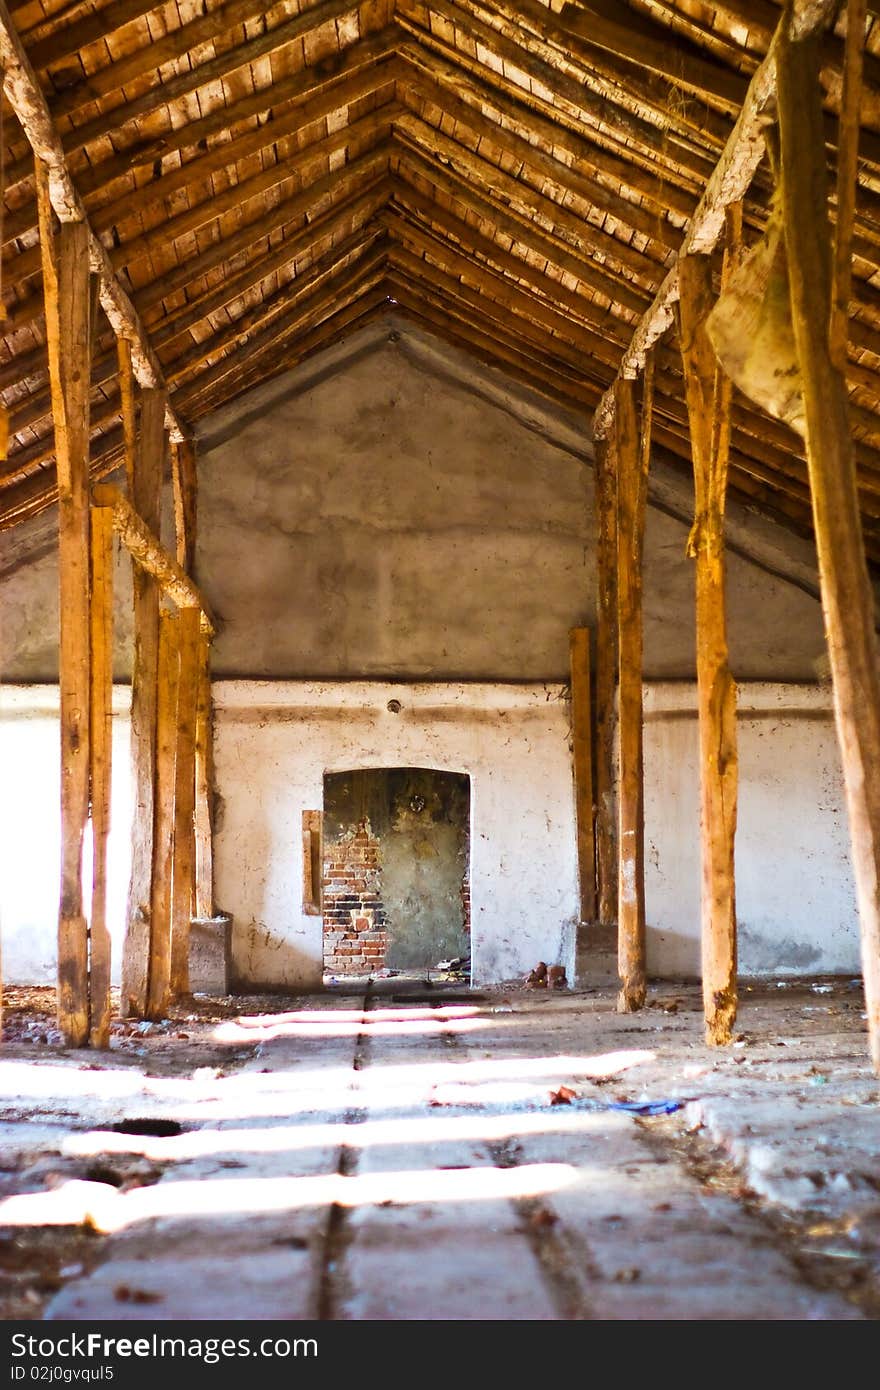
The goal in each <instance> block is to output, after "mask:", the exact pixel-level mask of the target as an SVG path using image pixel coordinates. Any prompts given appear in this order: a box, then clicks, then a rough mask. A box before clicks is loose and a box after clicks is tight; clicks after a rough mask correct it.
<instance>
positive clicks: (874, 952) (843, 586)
mask: <svg viewBox="0 0 880 1390" xmlns="http://www.w3.org/2000/svg"><path fill="white" fill-rule="evenodd" d="M795 17H796V16H795ZM785 18H786V21H788V20H791V19H792V14H791V11H790V10H786V15H785ZM819 61H820V43H819V41H818V39H817V38H816V37H815V36H812V37H810V38H807V39H801V40H800V41H797V40H795V39H793V38H792V37H791V35H790V33H789V29H788V24H787V23H785V24H784V25H783V39H782V42H781V44H780V46H779V57H778V63H777V71H778V79H779V80H778V110H779V127H780V137H781V150H782V200H783V212H784V219H785V240H786V249H787V252H788V273H789V288H790V293H791V308H792V321H793V326H794V338H795V347H796V350H797V357H798V362H799V365H800V374H801V378H802V384H803V394H804V411H805V416H806V427H805V438H806V445H807V462H808V465H809V470H810V490H811V496H812V504H813V521H814V528H815V535H816V549H817V552H818V559H819V580H820V584H821V589H822V610H823V614H824V618H825V631H826V634H827V638H828V654H829V657H830V662H831V677H832V682H833V690H834V712H835V719H836V723H837V734H838V740H839V743H840V751H841V759H842V763H843V779H844V786H845V789H846V800H847V809H848V811H849V824H850V837H851V843H852V857H853V868H854V871H855V880H856V896H857V900H858V907H859V920H860V924H861V946H862V973H863V978H864V985H865V1005H866V1012H867V1016H868V1037H869V1045H870V1051H871V1059H872V1062H873V1065H874V1068H875V1070H876V1071H877V1072H880V777H878V775H877V769H878V767H880V667H878V650H877V638H876V634H875V631H874V603H873V595H872V592H871V587H870V582H869V579H868V571H867V566H866V564H865V553H864V548H863V544H862V530H861V517H860V515H859V507H858V493H857V490H856V475H855V461H854V457H853V446H852V440H851V438H850V433H849V423H848V420H847V395H846V386H845V383H844V379H843V377H842V375H841V373H840V371H839V369H838V367H837V366H836V365H835V363H834V361H833V359H832V355H831V350H830V343H829V333H828V328H829V322H830V314H831V297H832V287H831V279H830V266H831V248H830V236H829V229H828V211H827V178H826V171H825V161H824V153H823V144H822V141H821V139H820V138H819V132H820V131H821V123H822V98H821V88H820V86H819V77H818V74H819Z"/></svg>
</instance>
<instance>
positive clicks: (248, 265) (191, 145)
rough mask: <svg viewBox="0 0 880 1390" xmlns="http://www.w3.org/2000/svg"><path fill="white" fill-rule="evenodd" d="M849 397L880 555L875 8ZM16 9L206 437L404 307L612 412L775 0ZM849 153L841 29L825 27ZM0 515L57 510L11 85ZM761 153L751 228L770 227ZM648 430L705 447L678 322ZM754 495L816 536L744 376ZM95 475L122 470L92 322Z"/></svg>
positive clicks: (831, 81) (34, 242)
mask: <svg viewBox="0 0 880 1390" xmlns="http://www.w3.org/2000/svg"><path fill="white" fill-rule="evenodd" d="M869 10H871V14H870V16H869V23H870V28H869V33H868V39H867V48H866V57H865V90H864V96H863V103H862V107H863V109H862V129H861V137H860V147H859V191H858V201H857V217H856V226H855V235H854V240H853V250H854V289H853V307H852V315H851V322H850V347H849V371H848V379H849V388H850V394H851V402H852V407H853V410H852V421H853V433H854V436H855V439H856V449H857V456H858V463H859V482H860V499H861V506H862V514H863V518H864V527H865V537H866V545H867V551H868V556H869V559H871V560H873V561H874V562H875V563H876V562H880V282H878V280H877V276H878V273H880V270H878V267H880V21H878V20H877V19H876V18H875V16H874V14H873V10H872V7H870V6H869ZM11 13H12V19H13V21H14V24H15V26H16V28H17V30H18V33H19V35H20V37H21V39H22V41H23V43H24V47H25V50H26V52H27V54H28V57H29V59H30V62H31V64H32V65H33V67H34V69H35V70H36V72H37V74H38V77H39V81H40V85H41V87H42V90H43V92H44V93H45V96H46V98H47V101H48V105H49V109H50V111H51V113H52V116H53V118H54V121H55V123H56V126H57V129H58V131H59V133H60V135H61V137H62V141H63V145H64V149H65V151H66V155H67V159H68V162H69V166H70V169H71V172H72V175H73V180H74V183H75V185H76V188H77V190H78V192H79V194H80V195H81V198H82V201H83V203H84V205H85V208H86V211H87V214H88V217H89V219H90V221H91V224H92V227H93V228H94V230H95V232H96V233H97V234H98V235H99V236H100V238H101V240H102V241H103V243H104V245H105V246H106V248H107V250H108V253H109V255H110V258H111V260H112V263H113V266H114V268H115V269H116V271H117V273H118V276H119V279H120V281H121V283H122V284H123V285H124V286H125V288H126V289H127V290H128V291H129V293H130V295H131V298H132V300H133V302H134V304H135V307H136V308H137V310H138V312H139V314H140V316H141V319H142V321H143V323H144V325H145V327H146V330H147V335H148V337H149V340H150V342H151V344H152V346H153V348H154V349H155V352H156V355H157V356H158V359H159V361H160V362H161V364H162V367H163V370H164V373H165V377H166V380H167V382H168V384H169V387H170V392H171V401H172V404H173V408H174V411H175V413H176V414H177V416H178V418H179V419H180V421H182V422H183V423H184V425H188V426H191V427H194V426H196V425H197V423H198V422H199V421H200V420H202V419H203V418H204V417H206V416H208V415H210V413H211V412H213V411H214V410H216V409H217V408H218V407H220V406H221V405H224V404H225V403H227V402H228V401H230V400H231V399H232V398H233V397H235V396H237V395H239V394H240V393H241V392H243V391H246V390H248V389H250V388H251V387H253V386H255V385H257V384H258V383H260V382H262V381H265V380H267V379H268V378H270V377H273V376H275V375H277V374H278V373H280V372H283V371H287V370H289V369H290V368H292V367H295V366H296V364H297V363H299V362H302V361H303V360H304V359H306V358H308V357H309V356H310V355H312V354H313V353H315V352H317V351H319V350H320V349H322V348H324V347H326V346H328V345H329V344H330V343H332V342H334V341H336V340H338V339H339V338H341V337H342V336H344V335H345V334H347V333H349V332H351V331H352V330H353V329H355V328H357V327H360V326H362V325H364V324H365V323H366V322H368V321H369V320H370V319H373V318H375V317H376V316H378V315H381V314H383V313H386V312H387V311H388V310H389V308H393V310H394V313H395V315H397V316H401V315H402V316H403V317H405V318H408V319H410V320H412V321H413V322H415V323H417V324H418V325H419V326H420V327H422V328H424V329H427V330H428V331H430V332H433V333H435V334H437V335H438V336H440V337H442V338H444V339H446V340H448V341H449V342H451V343H453V344H455V345H457V346H459V347H464V348H466V349H467V350H469V351H470V352H472V353H474V354H476V355H477V356H478V357H479V358H481V359H482V360H484V361H487V362H489V363H491V364H493V365H496V366H498V367H501V368H503V369H504V371H505V372H507V373H508V374H509V375H510V376H511V377H513V378H514V379H517V380H519V381H521V382H522V383H524V384H527V385H528V386H530V387H532V388H535V389H537V390H539V391H541V392H543V393H544V394H545V395H546V396H549V397H551V398H552V399H554V400H556V401H558V402H560V403H562V404H564V405H565V406H567V407H572V406H574V407H576V408H580V409H581V410H582V411H584V413H585V415H586V416H587V417H589V415H590V414H591V412H592V410H593V408H594V407H595V406H596V404H597V403H598V401H599V398H600V396H601V395H602V393H603V391H604V390H605V388H606V387H607V386H608V385H609V384H610V383H611V381H612V380H613V379H614V376H615V374H616V372H617V367H618V364H619V362H620V359H621V356H622V354H623V352H624V350H625V348H626V347H627V345H628V344H629V341H630V339H631V337H632V333H633V329H634V327H635V325H636V323H637V322H638V320H639V318H640V316H641V315H642V313H643V312H644V311H645V310H646V309H647V307H648V306H649V304H650V303H651V300H652V299H653V297H654V294H655V292H656V290H657V289H658V287H659V285H660V283H661V281H662V279H663V277H664V275H665V273H666V270H667V269H668V267H669V266H670V264H671V263H672V261H673V260H674V257H675V253H676V250H677V248H678V246H679V244H680V242H681V240H682V235H683V230H684V228H685V226H686V223H687V219H688V218H689V216H690V214H691V213H692V212H693V209H694V208H695V206H696V204H697V202H698V200H699V198H700V195H701V193H702V192H703V190H704V188H705V186H706V183H707V180H708V178H709V175H710V174H711V172H712V169H713V167H714V165H715V163H716V161H717V159H718V156H719V154H720V152H721V150H722V148H723V146H724V144H725V141H726V140H727V138H728V136H729V134H730V132H731V130H732V128H733V124H734V121H735V119H736V116H737V114H738V112H739V109H740V107H741V104H742V101H743V98H744V95H745V92H746V88H747V86H748V83H749V80H750V77H751V75H752V74H753V73H754V71H755V69H756V68H757V66H758V64H759V63H760V61H761V59H762V57H763V56H764V54H765V53H766V52H767V49H768V47H769V44H770V40H771V36H772V34H773V31H774V29H775V27H776V24H777V21H778V19H779V16H780V13H781V6H780V5H779V4H778V3H776V0H721V3H716V4H711V5H710V4H703V3H699V0H578V3H576V4H571V3H565V0H454V2H453V0H439V3H433V4H430V5H428V4H422V3H420V0H396V2H395V0H362V3H360V4H358V3H354V0H317V2H315V0H281V3H279V4H275V5H272V6H270V7H267V5H266V0H226V2H225V3H221V0H177V2H176V3H166V4H154V3H151V0H106V2H103V0H28V2H27V3H24V4H20V5H15V6H13V7H12V9H11ZM824 44H825V68H824V72H823V84H824V87H825V94H826V102H825V105H826V112H827V115H828V159H829V167H832V168H833V165H834V159H835V149H834V145H835V141H836V131H837V119H836V114H837V111H838V108H839V98H840V85H841V70H842V55H843V44H842V41H841V39H840V37H839V34H837V33H832V34H829V35H828V36H826V38H825V40H824ZM3 120H4V136H5V141H4V143H5V170H4V184H5V200H4V201H5V216H4V222H3V262H2V275H3V297H4V300H5V302H6V307H7V320H6V324H5V330H6V331H5V336H4V339H3V349H2V354H0V392H2V399H3V400H4V401H5V403H6V405H7V406H8V407H9V409H10V411H11V425H10V428H11V436H10V448H9V454H8V460H7V462H6V463H5V464H3V465H0V526H3V525H9V524H11V523H13V522H14V521H17V520H20V519H23V518H24V517H26V516H28V515H32V514H33V513H35V512H37V511H39V510H41V509H42V508H44V507H46V506H48V505H51V503H52V502H53V501H54V485H55V482H54V441H53V433H52V420H51V413H50V397H49V385H48V367H47V354H46V346H45V329H44V319H43V307H42V290H41V283H40V280H41V276H40V248H39V238H38V233H37V207H36V199H35V186H34V177H33V158H32V154H31V150H30V146H29V144H28V142H27V140H26V138H25V136H24V134H23V132H22V129H21V127H20V126H19V124H18V122H17V120H16V117H15V115H14V114H13V112H12V110H11V108H10V107H9V105H8V104H7V103H5V102H4V112H3ZM770 191H771V178H770V172H769V169H768V168H767V167H766V165H762V167H761V168H760V169H759V171H758V175H757V177H756V179H755V181H754V183H753V185H752V188H751V190H750V194H749V196H748V198H747V200H746V203H745V208H744V221H745V235H746V239H747V240H749V241H753V240H755V239H756V238H757V237H758V235H759V234H760V232H761V230H762V229H763V227H764V226H765V225H766V221H767V212H768V205H769V197H770ZM656 366H657V372H656V380H655V404H654V427H653V436H654V440H655V443H656V446H657V448H658V449H659V450H661V451H662V452H663V453H665V454H666V455H667V457H668V458H669V459H672V460H678V461H679V464H680V466H681V467H682V468H687V467H689V459H690V451H689V444H688V432H687V419H686V411H685V406H684V400H683V388H682V380H681V366H680V359H679V356H678V348H677V344H676V343H675V342H674V341H672V340H671V338H670V337H667V339H666V340H665V342H664V343H662V344H661V345H660V346H659V347H658V351H657V359H656ZM733 423H734V428H733V438H732V449H731V473H730V481H731V486H732V488H733V489H734V491H735V492H737V493H739V494H740V496H742V497H744V498H748V499H751V500H752V501H755V502H757V503H758V504H760V505H761V506H762V507H766V508H767V509H769V510H770V511H772V512H773V513H774V514H775V515H777V516H781V517H784V518H786V519H787V520H788V522H789V523H790V524H791V525H792V526H794V527H795V528H797V529H799V530H803V531H806V530H808V529H809V527H810V508H809V491H808V485H807V474H806V465H805V462H804V458H803V446H802V442H801V440H800V439H799V438H798V436H797V435H795V434H794V433H793V432H792V431H791V430H789V429H788V428H787V427H786V426H785V425H783V424H780V423H779V422H778V421H775V420H772V419H770V418H769V417H768V416H767V415H766V414H764V412H762V411H761V410H760V408H758V407H757V406H755V405H753V404H751V403H749V402H748V401H746V399H745V398H744V397H742V396H739V395H737V396H736V397H735V400H734V422H733ZM92 425H93V442H92V456H93V460H94V467H95V472H96V475H100V474H102V473H106V472H108V471H109V470H110V469H112V468H113V467H115V466H116V464H117V463H118V461H119V453H120V448H121V442H122V440H121V425H120V396H119V385H118V379H117V360H116V352H115V347H114V341H113V332H112V330H111V328H110V325H109V324H108V323H107V322H106V320H104V319H103V317H101V318H100V320H99V323H98V329H97V335H96V342H95V356H94V371H93V397H92Z"/></svg>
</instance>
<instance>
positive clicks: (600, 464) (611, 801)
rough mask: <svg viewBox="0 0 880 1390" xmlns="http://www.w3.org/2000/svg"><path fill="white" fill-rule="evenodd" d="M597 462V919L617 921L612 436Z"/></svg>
mask: <svg viewBox="0 0 880 1390" xmlns="http://www.w3.org/2000/svg"><path fill="white" fill-rule="evenodd" d="M594 451H595V462H596V564H597V570H598V576H597V577H598V602H597V607H596V613H597V617H596V769H595V778H596V877H597V887H598V913H599V921H600V922H602V923H603V924H605V925H606V926H611V925H613V924H614V923H615V922H616V921H617V874H618V865H617V800H616V795H615V783H616V775H615V756H614V727H615V694H616V691H617V648H618V637H617V466H616V458H615V452H614V443H613V435H612V437H611V438H610V439H597V440H596V441H595V445H594Z"/></svg>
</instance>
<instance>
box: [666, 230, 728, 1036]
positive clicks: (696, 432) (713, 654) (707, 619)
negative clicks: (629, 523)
mask: <svg viewBox="0 0 880 1390" xmlns="http://www.w3.org/2000/svg"><path fill="white" fill-rule="evenodd" d="M678 269H679V286H680V292H681V293H680V300H679V318H680V332H679V336H680V340H681V355H682V362H683V364H684V372H685V389H686V395H687V406H688V412H689V416H690V431H691V449H692V452H693V459H694V493H695V521H694V527H693V530H692V532H691V539H690V543H689V546H688V553H689V554H690V555H692V556H693V557H694V558H695V559H696V562H697V566H696V570H697V572H696V588H697V701H698V711H699V727H700V842H701V862H702V874H701V920H702V929H701V941H702V980H703V1015H704V1018H705V1024H706V1041H707V1043H710V1044H715V1045H722V1044H726V1043H729V1042H730V1041H731V1038H732V1036H733V1026H734V1023H735V1022H736V1009H737V986H736V944H737V943H736V903H735V876H734V839H735V835H736V810H737V749H736V686H735V684H734V681H733V677H732V676H731V674H730V665H729V659H728V646H727V611H726V599H725V564H724V507H725V500H726V492H727V456H728V449H729V443H730V398H731V386H730V382H729V379H723V380H722V376H721V371H720V368H719V367H718V364H717V362H716V359H715V354H714V352H713V350H712V344H711V343H710V341H709V335H708V333H707V332H706V319H707V317H708V315H709V312H710V310H711V308H712V306H713V304H714V295H713V293H712V263H711V260H710V258H709V257H708V256H683V257H682V259H681V260H680V261H679V267H678Z"/></svg>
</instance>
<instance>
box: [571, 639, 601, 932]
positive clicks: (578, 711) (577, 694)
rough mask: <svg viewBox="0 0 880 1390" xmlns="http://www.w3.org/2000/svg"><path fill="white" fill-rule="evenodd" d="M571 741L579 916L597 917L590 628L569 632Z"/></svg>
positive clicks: (581, 918)
mask: <svg viewBox="0 0 880 1390" xmlns="http://www.w3.org/2000/svg"><path fill="white" fill-rule="evenodd" d="M568 649H569V671H570V675H571V742H572V763H573V767H574V799H575V824H576V827H577V851H578V884H579V888H580V920H581V922H595V920H596V846H595V839H594V835H593V748H592V740H593V731H592V725H591V720H590V629H589V628H587V627H574V628H572V629H571V631H570V632H569V634H568Z"/></svg>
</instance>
